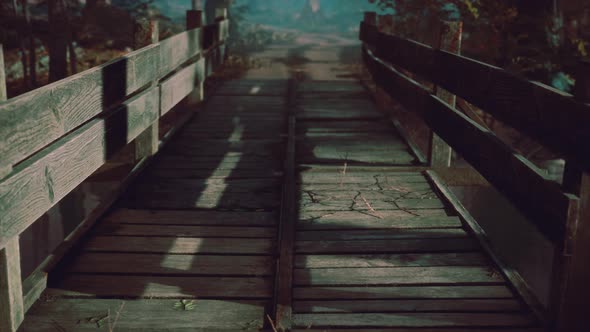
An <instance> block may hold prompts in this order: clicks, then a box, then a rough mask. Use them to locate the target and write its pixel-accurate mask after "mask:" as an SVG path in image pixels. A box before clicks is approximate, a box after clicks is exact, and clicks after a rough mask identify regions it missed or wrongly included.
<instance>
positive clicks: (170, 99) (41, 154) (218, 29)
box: [0, 10, 229, 331]
mask: <svg viewBox="0 0 590 332" xmlns="http://www.w3.org/2000/svg"><path fill="white" fill-rule="evenodd" d="M202 15H203V13H202V12H201V11H199V10H191V11H188V13H187V29H188V30H187V31H185V32H183V33H180V34H178V35H175V36H173V37H171V38H168V39H165V40H162V41H158V26H157V22H155V21H146V22H143V25H142V24H140V25H138V26H140V27H141V26H143V29H142V30H140V31H137V32H136V38H135V41H136V45H138V46H144V45H147V46H145V47H142V48H140V49H138V50H136V51H134V52H132V53H129V54H127V55H125V56H124V57H122V58H119V59H115V60H113V61H110V62H108V63H106V64H104V65H101V66H98V67H95V68H92V69H90V70H87V71H85V72H82V73H79V74H76V75H74V76H71V77H68V78H66V79H64V80H61V81H58V82H55V83H53V84H50V85H47V86H44V87H42V88H39V89H36V90H34V91H31V92H29V93H26V94H24V95H21V96H18V97H15V98H13V99H10V100H8V101H4V102H1V100H0V156H1V157H0V331H16V329H17V328H18V326H19V325H20V323H21V322H22V320H23V317H24V313H25V312H26V310H27V309H28V308H29V307H30V306H31V305H32V304H33V303H34V301H35V300H36V299H37V298H38V296H39V294H40V293H41V292H42V291H43V290H44V289H45V287H46V279H47V273H46V271H47V269H38V270H37V271H36V272H37V273H33V275H32V276H30V277H29V278H27V280H25V282H24V284H25V285H26V287H25V288H24V289H23V286H22V285H23V283H22V282H21V272H20V254H19V251H20V250H19V235H20V234H22V233H23V232H24V231H25V229H27V228H28V227H29V226H30V225H32V224H33V223H34V222H35V221H36V220H37V219H38V218H39V217H41V216H42V215H43V214H44V213H45V212H47V211H48V210H49V209H50V208H51V207H52V206H54V205H55V204H56V203H58V202H59V200H60V199H62V198H63V197H65V196H66V195H67V194H68V193H70V192H71V191H72V190H74V189H75V188H76V187H77V186H78V185H80V184H81V183H82V182H83V181H84V180H85V179H87V178H88V177H89V176H90V175H92V174H93V172H95V171H96V170H97V169H98V168H99V167H101V166H102V165H104V164H105V163H106V162H107V161H108V160H109V159H110V158H111V157H112V156H113V155H114V154H115V153H116V152H118V151H120V150H121V149H122V148H123V147H125V146H126V145H128V144H130V143H134V144H135V149H134V150H135V155H134V159H135V161H137V162H139V163H141V162H143V161H145V160H147V159H150V156H152V155H153V154H155V153H156V152H157V150H158V147H159V143H160V141H159V133H158V128H159V119H160V117H162V116H163V115H164V114H166V113H168V112H169V111H170V110H171V109H172V108H173V107H174V106H175V105H177V104H178V103H179V102H180V101H181V100H183V99H184V98H185V97H187V96H188V95H189V94H191V93H195V91H196V93H197V94H198V96H197V98H199V99H201V98H203V82H204V80H205V78H206V77H207V76H209V75H210V74H211V73H212V72H213V71H214V70H215V69H216V68H217V67H218V66H219V65H220V64H221V63H222V61H223V58H224V53H225V46H224V41H225V40H226V38H227V37H228V33H229V22H228V20H227V15H226V11H225V10H224V11H221V12H220V15H219V16H218V18H217V20H216V22H215V23H213V24H210V25H207V26H203V27H202ZM137 48H139V47H137ZM0 60H1V51H0ZM0 64H2V61H0ZM0 67H2V66H0ZM2 72H3V70H0V73H2ZM2 76H3V75H2ZM0 77H1V76H0ZM0 90H2V91H4V93H0V96H4V95H5V86H4V81H1V82H0ZM173 129H174V128H173ZM55 261H56V258H55V257H53V260H52V261H51V264H55ZM44 264H45V265H46V266H44V268H47V267H48V266H47V265H51V264H49V263H44Z"/></svg>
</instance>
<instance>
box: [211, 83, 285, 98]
mask: <svg viewBox="0 0 590 332" xmlns="http://www.w3.org/2000/svg"><path fill="white" fill-rule="evenodd" d="M285 82H286V81H285V80H264V81H256V80H236V81H229V82H227V83H225V84H223V85H222V86H221V87H219V88H217V89H216V90H215V91H214V92H213V94H214V95H216V96H284V95H285V92H286V90H287V89H286V84H285Z"/></svg>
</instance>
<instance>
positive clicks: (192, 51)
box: [160, 28, 203, 77]
mask: <svg viewBox="0 0 590 332" xmlns="http://www.w3.org/2000/svg"><path fill="white" fill-rule="evenodd" d="M202 32H203V29H202V28H197V29H192V30H188V31H185V32H182V33H179V34H177V35H175V36H172V37H170V38H167V39H165V40H162V41H161V42H160V77H163V76H165V75H167V74H169V73H170V72H172V71H173V70H175V69H176V68H178V67H179V66H180V65H181V64H183V63H185V62H186V61H188V60H189V59H191V58H192V57H194V56H196V55H198V54H199V53H200V52H201V51H202V50H203V49H202V47H201V45H202Z"/></svg>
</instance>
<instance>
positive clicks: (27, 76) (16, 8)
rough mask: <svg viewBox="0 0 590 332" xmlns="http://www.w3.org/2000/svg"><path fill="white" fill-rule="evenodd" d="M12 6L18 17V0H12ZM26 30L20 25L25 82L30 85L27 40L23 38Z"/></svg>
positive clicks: (20, 43) (19, 36) (20, 46)
mask: <svg viewBox="0 0 590 332" xmlns="http://www.w3.org/2000/svg"><path fill="white" fill-rule="evenodd" d="M12 8H13V10H14V17H18V16H19V15H18V6H17V2H16V0H12ZM24 30H25V29H24V27H22V26H20V25H19V27H18V31H17V34H18V39H19V50H20V60H21V63H22V66H23V82H24V83H25V85H29V75H28V72H27V70H28V68H29V67H28V64H27V51H26V48H25V41H24V39H23V35H24V33H23V31H24Z"/></svg>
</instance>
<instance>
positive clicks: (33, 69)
mask: <svg viewBox="0 0 590 332" xmlns="http://www.w3.org/2000/svg"><path fill="white" fill-rule="evenodd" d="M21 6H22V12H23V15H24V16H25V21H26V22H27V38H28V41H29V78H30V84H31V88H33V89H34V88H36V87H37V46H36V45H35V37H34V36H33V25H32V24H31V13H30V11H29V2H28V0H21Z"/></svg>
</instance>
